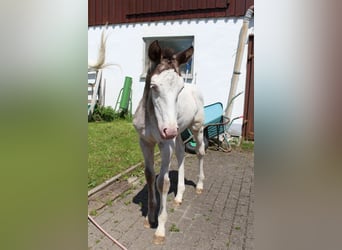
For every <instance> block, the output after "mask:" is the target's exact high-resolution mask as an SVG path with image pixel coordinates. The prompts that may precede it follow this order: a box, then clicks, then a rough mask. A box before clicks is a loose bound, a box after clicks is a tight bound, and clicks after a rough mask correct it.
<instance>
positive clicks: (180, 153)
mask: <svg viewBox="0 0 342 250" xmlns="http://www.w3.org/2000/svg"><path fill="white" fill-rule="evenodd" d="M184 154H185V153H184V143H183V140H182V138H181V136H177V139H176V157H177V162H178V183H177V195H176V197H175V200H174V204H175V206H179V205H180V204H181V203H182V200H183V194H184V191H185V183H184Z"/></svg>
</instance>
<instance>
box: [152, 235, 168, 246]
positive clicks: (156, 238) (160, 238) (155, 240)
mask: <svg viewBox="0 0 342 250" xmlns="http://www.w3.org/2000/svg"><path fill="white" fill-rule="evenodd" d="M152 242H153V244H156V245H163V244H164V243H165V236H158V235H154V236H153V241H152Z"/></svg>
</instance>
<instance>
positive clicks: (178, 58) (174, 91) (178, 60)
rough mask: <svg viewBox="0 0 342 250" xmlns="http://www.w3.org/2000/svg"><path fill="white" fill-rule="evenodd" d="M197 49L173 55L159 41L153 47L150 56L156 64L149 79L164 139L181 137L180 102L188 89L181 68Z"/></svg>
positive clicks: (147, 79)
mask: <svg viewBox="0 0 342 250" xmlns="http://www.w3.org/2000/svg"><path fill="white" fill-rule="evenodd" d="M193 51H194V49H193V47H192V46H191V47H190V48H188V49H186V50H184V51H182V52H179V53H173V51H172V50H170V49H161V48H160V46H159V44H158V41H157V40H156V41H154V42H152V43H151V45H150V47H149V49H148V56H149V58H150V60H151V61H152V62H153V63H154V65H153V67H152V68H151V69H150V71H149V72H148V75H147V77H146V82H147V84H148V83H149V85H148V86H149V87H150V89H151V96H152V102H153V106H154V113H155V116H156V119H157V122H158V129H159V133H160V135H161V137H162V138H163V139H172V138H174V137H176V136H177V134H178V124H177V98H178V95H179V94H180V92H181V91H182V89H183V87H184V81H183V78H182V77H181V74H180V70H179V66H180V65H182V64H184V63H186V62H187V61H188V60H189V59H190V58H191V56H192V54H193Z"/></svg>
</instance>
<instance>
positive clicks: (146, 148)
mask: <svg viewBox="0 0 342 250" xmlns="http://www.w3.org/2000/svg"><path fill="white" fill-rule="evenodd" d="M140 147H141V151H142V153H143V156H144V162H145V178H146V182H147V190H148V205H147V207H148V208H147V216H146V220H145V222H144V227H146V228H150V227H151V226H153V225H155V224H156V208H157V199H156V192H155V185H154V183H155V179H156V176H155V172H154V144H150V143H147V142H145V141H144V140H142V139H140Z"/></svg>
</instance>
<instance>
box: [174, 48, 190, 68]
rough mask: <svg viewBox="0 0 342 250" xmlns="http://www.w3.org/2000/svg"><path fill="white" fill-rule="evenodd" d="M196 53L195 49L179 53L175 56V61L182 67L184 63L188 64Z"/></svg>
mask: <svg viewBox="0 0 342 250" xmlns="http://www.w3.org/2000/svg"><path fill="white" fill-rule="evenodd" d="M193 53H194V47H192V46H191V47H190V48H188V49H186V50H184V51H182V52H179V53H177V54H176V55H175V59H176V61H177V62H178V65H179V66H180V65H182V64H184V63H187V62H188V61H189V59H190V58H191V57H192V55H193Z"/></svg>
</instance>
